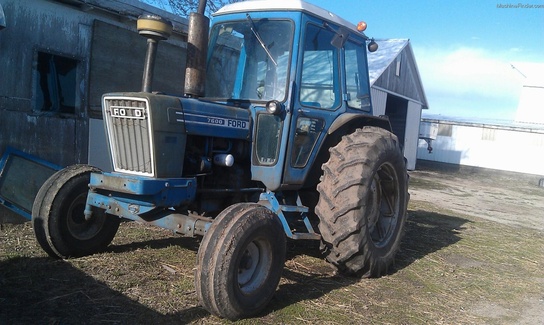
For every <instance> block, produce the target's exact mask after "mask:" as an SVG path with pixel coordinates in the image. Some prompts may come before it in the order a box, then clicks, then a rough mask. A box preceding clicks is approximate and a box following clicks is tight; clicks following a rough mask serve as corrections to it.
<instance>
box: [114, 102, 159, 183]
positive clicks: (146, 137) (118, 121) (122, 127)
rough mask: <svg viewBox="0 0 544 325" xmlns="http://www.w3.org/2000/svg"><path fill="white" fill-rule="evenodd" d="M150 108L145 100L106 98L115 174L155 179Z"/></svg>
mask: <svg viewBox="0 0 544 325" xmlns="http://www.w3.org/2000/svg"><path fill="white" fill-rule="evenodd" d="M148 107H149V105H148V102H147V100H146V99H142V98H129V97H107V96H106V97H104V118H105V119H106V127H107V132H108V138H109V142H110V150H111V153H112V159H113V168H114V170H115V171H118V172H124V173H130V174H137V175H145V176H154V168H153V166H154V163H153V138H152V132H151V123H150V121H151V120H150V114H149V108H148Z"/></svg>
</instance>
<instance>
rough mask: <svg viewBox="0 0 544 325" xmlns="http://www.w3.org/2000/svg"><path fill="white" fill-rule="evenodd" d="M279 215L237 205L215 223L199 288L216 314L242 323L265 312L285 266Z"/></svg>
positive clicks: (200, 262)
mask: <svg viewBox="0 0 544 325" xmlns="http://www.w3.org/2000/svg"><path fill="white" fill-rule="evenodd" d="M285 241H286V240H285V233H284V231H283V227H282V225H281V223H280V221H279V219H278V217H277V216H276V215H275V214H274V213H273V212H272V211H270V210H269V209H267V208H266V207H263V206H261V205H258V204H252V203H238V204H234V205H231V206H230V207H228V208H227V209H225V210H224V211H223V212H221V213H220V214H219V216H218V217H217V218H216V219H215V220H214V222H213V223H212V225H211V227H210V229H209V230H208V232H207V233H206V235H205V236H204V239H203V240H202V243H201V244H200V248H199V250H198V259H197V267H196V271H195V287H196V293H197V296H198V300H199V301H200V303H201V304H202V306H203V307H204V308H205V309H206V310H208V311H209V312H210V313H212V314H214V315H216V316H219V317H223V318H228V319H230V320H237V319H240V318H245V317H249V316H252V315H255V314H257V313H259V312H260V311H262V310H263V309H264V308H265V307H266V305H267V304H268V302H269V301H270V299H272V296H273V295H274V293H275V292H276V287H277V286H278V283H279V281H280V278H281V273H282V270H283V265H284V262H285V250H286V243H285Z"/></svg>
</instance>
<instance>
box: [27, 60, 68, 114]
mask: <svg viewBox="0 0 544 325" xmlns="http://www.w3.org/2000/svg"><path fill="white" fill-rule="evenodd" d="M77 63H78V61H77V60H74V59H70V58H66V57H62V56H58V55H54V54H49V53H44V52H38V62H37V70H38V77H37V86H36V106H35V110H36V111H39V112H53V113H59V114H74V113H75V108H76V89H77V84H76V70H77Z"/></svg>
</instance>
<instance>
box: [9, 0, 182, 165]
mask: <svg viewBox="0 0 544 325" xmlns="http://www.w3.org/2000/svg"><path fill="white" fill-rule="evenodd" d="M2 7H3V10H4V13H5V15H6V21H7V28H5V29H3V30H2V31H0V80H1V82H0V117H1V118H0V155H1V154H2V153H3V152H4V151H5V149H6V147H8V146H10V147H14V148H16V149H19V150H22V151H24V152H26V153H29V154H32V155H35V156H38V157H40V158H42V159H45V160H47V161H50V162H52V163H55V164H57V165H60V166H67V165H71V164H74V163H87V162H88V142H89V118H90V117H93V116H94V117H100V110H99V108H100V100H101V96H102V94H103V93H105V92H112V91H125V90H130V91H139V90H140V89H141V80H142V72H143V63H144V57H145V51H146V40H145V38H144V37H141V36H140V35H138V33H137V32H136V22H135V21H134V20H129V19H120V17H118V16H115V15H112V14H109V13H105V12H104V11H101V10H90V11H85V12H83V11H80V10H79V9H78V8H77V7H72V6H70V5H66V4H63V3H59V2H54V1H45V0H32V1H20V0H2ZM132 9H134V8H132ZM184 37H185V36H184V35H180V34H175V35H173V36H172V37H171V39H170V40H168V41H163V42H161V43H160V44H159V47H158V52H157V66H156V68H155V79H154V80H155V81H154V87H153V89H154V90H160V91H163V92H167V93H177V94H179V93H181V92H182V91H181V89H182V87H183V80H184V65H185V64H184V63H185V43H184ZM22 40H24V41H22ZM38 53H46V54H47V55H53V56H59V57H62V58H67V59H69V60H73V62H76V64H77V67H76V70H75V71H76V72H72V73H73V75H74V76H75V83H74V85H73V87H74V88H73V89H74V91H73V92H75V94H74V95H73V97H74V98H75V109H74V110H73V112H69V113H59V112H52V111H42V110H41V107H42V105H43V100H41V101H40V99H39V96H37V93H39V92H40V90H41V85H40V78H39V75H40V74H39V71H38V69H39V68H38V66H39V64H38V63H37V62H38V57H39V56H40V55H42V56H43V54H40V55H39V54H38Z"/></svg>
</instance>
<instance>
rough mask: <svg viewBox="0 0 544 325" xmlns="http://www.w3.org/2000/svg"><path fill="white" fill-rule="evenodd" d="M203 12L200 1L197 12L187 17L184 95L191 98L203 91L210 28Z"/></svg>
mask: <svg viewBox="0 0 544 325" xmlns="http://www.w3.org/2000/svg"><path fill="white" fill-rule="evenodd" d="M205 10H206V0H200V1H199V3H198V10H197V12H192V13H191V14H190V15H189V35H187V61H186V68H185V87H184V94H185V96H187V97H192V98H198V97H202V96H204V91H205V82H206V59H207V53H208V32H209V26H210V19H209V18H208V17H206V16H204V11H205Z"/></svg>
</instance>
